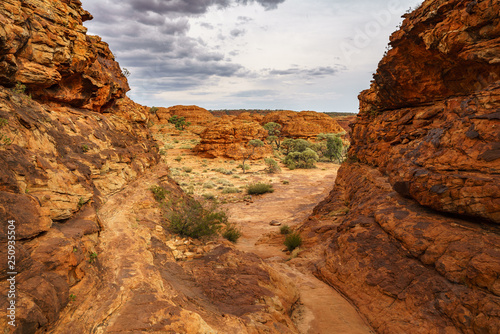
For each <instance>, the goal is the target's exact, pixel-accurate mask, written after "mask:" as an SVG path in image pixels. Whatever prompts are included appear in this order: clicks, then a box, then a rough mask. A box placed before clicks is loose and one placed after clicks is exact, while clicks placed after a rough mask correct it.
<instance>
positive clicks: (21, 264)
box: [0, 0, 500, 333]
mask: <svg viewBox="0 0 500 334" xmlns="http://www.w3.org/2000/svg"><path fill="white" fill-rule="evenodd" d="M499 13H500V3H499V2H498V1H493V0H483V1H464V0H426V1H424V2H423V3H422V4H421V5H420V7H418V8H417V9H416V10H414V11H413V12H411V13H408V14H405V20H404V21H403V24H402V26H401V28H400V29H399V30H398V31H396V32H394V33H393V34H392V36H391V38H390V47H391V49H390V50H388V52H387V54H386V55H384V57H383V58H382V60H381V61H380V63H379V66H378V69H377V72H376V73H375V75H374V79H373V81H372V83H371V87H370V89H368V90H365V91H363V92H362V93H361V94H360V96H359V100H360V110H359V114H358V115H357V117H355V119H354V120H352V119H348V120H345V119H342V120H339V121H338V122H337V120H336V119H335V118H331V117H329V116H326V115H323V114H320V113H315V112H311V111H303V112H299V113H297V112H292V111H274V112H266V113H263V114H259V113H248V112H242V113H234V114H230V115H222V114H221V113H219V114H216V115H217V116H215V115H214V114H213V113H210V112H209V111H208V110H206V109H203V108H201V107H197V106H173V107H169V108H163V107H159V108H149V107H146V106H142V105H139V104H137V103H135V102H134V101H132V100H131V99H129V98H128V97H127V96H126V92H127V91H128V90H129V86H128V83H127V78H126V77H125V75H124V74H123V73H122V71H121V69H120V66H119V64H118V63H117V62H116V61H115V59H114V56H113V54H112V52H111V51H110V50H109V47H108V45H107V44H106V43H105V42H103V41H101V39H100V38H99V37H97V36H90V35H88V34H87V33H86V32H87V29H86V28H85V27H84V26H83V22H84V21H86V20H90V19H92V15H91V14H90V13H88V12H86V11H85V10H83V9H82V6H81V2H80V1H79V0H32V1H29V2H27V1H21V0H4V1H2V2H1V3H0V23H1V25H0V120H1V123H0V135H1V137H0V140H1V142H0V167H1V168H0V226H1V229H2V233H0V257H1V258H2V259H7V256H8V249H9V248H8V245H9V241H11V240H10V239H9V238H8V233H7V231H8V230H9V228H10V227H9V226H11V225H14V226H15V236H16V239H15V241H16V242H15V255H16V261H15V265H14V266H13V267H9V264H8V263H7V261H3V260H2V262H0V268H1V270H0V295H1V296H2V298H0V308H1V309H2V312H0V316H1V317H0V327H1V328H3V329H4V332H5V333H43V332H48V333H108V332H109V333H111V332H122V333H131V332H152V333H331V332H338V333H374V332H376V333H498V332H500V235H499V234H500V228H499V225H498V224H499V223H500V186H499V185H500V14H499ZM174 115H176V116H179V117H185V119H186V121H188V122H190V123H191V125H190V126H189V127H188V130H186V131H180V130H177V129H175V128H174V127H173V125H172V124H169V122H168V121H169V119H170V118H171V117H172V116H174ZM267 122H276V123H279V124H281V125H282V131H283V134H284V135H285V136H289V137H293V138H301V139H309V140H313V139H314V138H315V137H316V136H317V135H318V134H320V133H339V134H342V135H343V136H345V137H346V138H348V139H349V141H350V142H351V146H350V149H349V154H348V157H347V159H346V161H344V162H343V163H342V165H341V166H338V165H336V164H332V163H322V164H319V165H318V166H319V167H320V168H317V169H311V170H293V171H289V170H284V171H283V172H282V173H281V174H277V175H273V176H270V175H267V174H265V173H264V172H263V168H264V167H265V166H264V165H263V164H262V163H260V162H259V161H260V160H258V159H261V158H262V157H267V156H272V155H273V149H272V147H271V146H270V145H268V144H266V145H264V146H263V147H262V148H260V150H258V151H256V154H255V155H254V156H253V158H254V159H255V160H254V161H252V162H250V166H251V168H252V169H251V170H250V171H251V173H243V172H241V173H240V174H236V168H235V166H232V164H233V163H234V164H236V160H241V159H242V157H243V155H244V153H242V152H243V150H244V145H245V144H246V143H247V142H248V141H249V140H251V139H261V140H263V141H264V140H265V138H266V136H267V132H266V131H265V129H264V128H263V127H262V125H264V124H265V123H267ZM347 127H348V128H347ZM179 141H180V142H181V143H176V142H179ZM168 145H170V146H171V147H170V148H168V147H167V146H168ZM182 145H185V146H186V147H182ZM177 158H179V159H177ZM184 167H186V168H187V167H189V168H194V169H195V172H187V170H188V169H184V172H183V173H182V174H181V173H180V171H181V170H183V168H184ZM209 167H213V168H212V169H210V170H209ZM215 167H217V168H215ZM233 169H234V170H233ZM217 170H220V171H223V172H224V173H225V172H226V171H228V173H226V174H227V175H233V176H237V177H238V178H234V179H233V180H231V182H232V183H234V184H233V185H232V186H233V187H234V186H235V185H238V186H241V187H243V186H244V184H245V183H246V182H250V181H252V182H253V181H259V182H260V181H271V182H272V183H273V184H275V188H276V190H275V192H274V193H272V194H265V195H259V196H253V197H251V198H246V197H244V195H243V194H239V193H236V194H230V195H223V194H222V191H218V192H217V194H218V195H217V196H220V198H221V199H224V200H225V204H223V206H225V208H226V209H227V211H228V215H229V217H230V219H231V220H232V222H233V223H235V224H236V225H237V226H240V228H241V231H242V237H241V239H240V240H239V241H238V242H237V243H236V244H233V243H231V242H229V241H227V240H225V239H223V238H217V239H215V240H197V239H190V238H180V237H178V236H176V235H173V234H171V233H169V231H168V226H167V224H166V223H165V216H164V213H163V212H162V206H161V204H159V203H158V201H157V200H155V197H154V195H153V193H152V192H151V191H150V189H151V188H152V187H155V186H160V187H162V189H164V190H165V193H166V194H167V195H166V196H167V200H169V201H173V202H175V201H182V200H185V199H187V198H190V197H192V196H199V197H202V196H201V193H198V192H199V191H204V190H203V189H201V190H198V188H193V189H194V190H191V191H192V194H190V193H189V192H190V189H189V184H186V185H184V184H183V182H187V181H188V180H192V181H193V182H194V180H196V181H197V182H200V185H201V183H202V182H205V181H209V180H211V179H212V177H213V179H214V180H217V178H218V176H217V175H219V174H220V173H219V172H218V171H217ZM175 173H179V175H177V176H176V175H174V174H175ZM195 173H197V174H195ZM217 173H219V174H217ZM226 174H224V175H226ZM248 174H250V175H248ZM231 177H232V176H231ZM226 181H227V180H226ZM200 188H202V187H200ZM215 191H216V190H214V192H215ZM273 220H278V221H280V223H281V224H289V225H290V226H292V227H293V228H294V229H296V230H297V231H298V232H300V234H301V236H302V238H303V240H304V244H303V245H302V247H301V248H300V249H299V250H298V251H295V252H291V253H288V254H287V253H286V252H284V251H283V243H282V236H281V235H280V233H279V231H278V230H277V229H276V228H275V227H273V226H271V225H269V223H270V222H271V221H273ZM10 222H13V223H10ZM14 270H15V272H16V275H15V280H16V286H15V287H16V289H17V296H16V298H15V305H16V314H15V321H16V326H15V327H13V326H11V325H9V323H8V322H9V318H8V317H7V314H5V311H6V310H7V307H8V306H9V303H10V301H9V299H7V298H4V296H7V293H8V291H9V289H10V283H9V281H8V280H7V279H8V278H9V277H11V275H12V274H9V273H10V272H12V271H14ZM10 300H12V299H10Z"/></svg>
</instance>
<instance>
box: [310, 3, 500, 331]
mask: <svg viewBox="0 0 500 334" xmlns="http://www.w3.org/2000/svg"><path fill="white" fill-rule="evenodd" d="M499 13H500V3H498V2H497V1H458V0H448V1H437V0H428V1H425V2H424V3H423V4H422V5H421V6H420V8H418V9H417V10H416V11H415V12H413V13H411V14H408V15H406V20H405V21H404V23H403V25H402V28H401V30H400V31H398V32H396V33H394V34H393V35H392V37H391V46H392V49H391V50H389V51H388V53H387V55H386V56H385V57H384V58H383V59H382V61H381V62H380V64H379V68H378V70H377V73H376V74H375V76H374V81H373V83H372V85H371V88H370V89H369V90H367V91H364V92H362V93H361V95H360V114H359V115H358V119H357V120H356V122H355V123H354V124H353V125H352V129H353V131H352V134H351V143H352V146H351V149H350V152H349V155H350V159H349V162H348V163H345V164H344V165H343V166H342V167H341V169H340V171H339V174H338V177H337V180H336V184H335V188H334V189H333V191H332V192H331V193H330V195H329V196H328V197H327V198H326V199H325V200H324V201H323V202H322V203H320V204H319V205H318V206H317V208H316V209H315V212H314V214H313V216H311V218H310V219H309V220H308V221H307V222H306V223H305V224H304V226H303V233H304V234H306V235H308V236H309V241H308V242H309V243H310V244H326V245H325V249H324V256H325V262H324V263H322V264H319V265H318V272H317V274H318V276H319V277H321V278H323V279H324V280H325V281H327V282H328V283H330V284H331V285H334V286H335V287H337V288H338V289H339V290H341V291H342V292H343V293H344V294H345V295H346V296H348V298H350V299H351V300H352V301H353V302H354V304H355V305H356V306H357V307H358V308H359V309H360V311H361V312H362V313H363V314H364V315H365V316H366V317H367V318H368V320H369V321H370V323H371V324H372V326H373V327H374V328H375V329H376V330H377V331H378V332H380V333H497V332H499V331H500V327H499V324H500V318H499V315H500V291H499V287H500V285H499V284H500V283H499V282H500V281H499V277H500V237H499V235H500V230H499V227H498V225H497V224H498V223H500V216H499V213H500V211H499V210H500V187H499V184H500V179H499V175H500V173H499V171H500V155H498V145H499V143H500V122H499V117H498V113H499V110H500V67H499V64H500V63H499V59H500V57H499V53H498V52H499V50H500V47H499V41H500V30H499V29H498V27H500V17H499Z"/></svg>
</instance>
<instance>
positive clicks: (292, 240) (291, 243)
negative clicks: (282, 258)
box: [283, 232, 302, 252]
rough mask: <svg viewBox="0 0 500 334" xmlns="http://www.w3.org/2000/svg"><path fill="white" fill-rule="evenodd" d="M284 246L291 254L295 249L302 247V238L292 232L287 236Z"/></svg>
mask: <svg viewBox="0 0 500 334" xmlns="http://www.w3.org/2000/svg"><path fill="white" fill-rule="evenodd" d="M283 244H284V245H285V246H286V248H287V249H288V250H289V251H290V252H291V251H293V250H294V249H295V248H297V247H300V246H302V237H301V236H300V234H299V233H298V232H292V233H289V234H287V235H286V237H285V241H284V242H283Z"/></svg>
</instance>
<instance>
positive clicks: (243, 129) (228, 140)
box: [193, 119, 272, 159]
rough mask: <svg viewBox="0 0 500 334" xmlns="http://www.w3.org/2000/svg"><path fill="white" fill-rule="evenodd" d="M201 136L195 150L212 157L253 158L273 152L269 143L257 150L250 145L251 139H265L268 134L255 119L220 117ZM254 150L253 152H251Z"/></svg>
mask: <svg viewBox="0 0 500 334" xmlns="http://www.w3.org/2000/svg"><path fill="white" fill-rule="evenodd" d="M200 136H201V142H200V144H198V145H197V146H196V147H195V148H194V149H193V150H194V151H195V152H197V153H198V154H201V155H204V156H207V157H211V158H214V157H227V158H230V159H242V158H243V157H244V156H249V157H250V158H251V159H260V158H262V157H264V156H267V155H269V154H271V153H272V149H271V148H270V147H269V146H267V145H265V146H263V147H257V148H256V149H255V150H253V149H252V148H249V147H248V145H247V144H248V142H249V141H250V140H252V139H260V140H262V141H265V138H266V137H267V136H268V133H267V131H266V130H265V129H264V128H263V127H262V126H261V125H260V124H259V123H257V122H254V121H248V120H239V119H233V120H226V119H220V120H219V121H217V122H215V123H212V124H211V125H210V127H207V128H206V129H205V131H203V132H202V133H201V135H200ZM252 152H253V154H250V153H252Z"/></svg>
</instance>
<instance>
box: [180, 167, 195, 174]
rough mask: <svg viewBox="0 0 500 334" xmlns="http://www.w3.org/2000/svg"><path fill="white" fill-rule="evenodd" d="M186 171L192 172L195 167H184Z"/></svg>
mask: <svg viewBox="0 0 500 334" xmlns="http://www.w3.org/2000/svg"><path fill="white" fill-rule="evenodd" d="M182 169H183V170H184V171H185V172H186V173H191V172H192V171H193V169H192V168H191V167H183V168H182Z"/></svg>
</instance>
